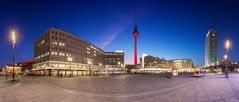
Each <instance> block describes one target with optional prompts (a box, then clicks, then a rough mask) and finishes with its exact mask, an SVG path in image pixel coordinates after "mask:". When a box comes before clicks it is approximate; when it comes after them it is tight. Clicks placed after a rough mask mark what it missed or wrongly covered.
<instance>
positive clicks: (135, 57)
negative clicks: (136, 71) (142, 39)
mask: <svg viewBox="0 0 239 102" xmlns="http://www.w3.org/2000/svg"><path fill="white" fill-rule="evenodd" d="M137 59H138V57H137V36H134V65H136V64H137V63H138V61H137Z"/></svg>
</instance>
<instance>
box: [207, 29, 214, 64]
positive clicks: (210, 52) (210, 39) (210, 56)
mask: <svg viewBox="0 0 239 102" xmlns="http://www.w3.org/2000/svg"><path fill="white" fill-rule="evenodd" d="M216 64H217V32H216V29H215V28H211V29H210V30H209V31H208V33H207V36H206V39H205V65H206V66H213V65H216Z"/></svg>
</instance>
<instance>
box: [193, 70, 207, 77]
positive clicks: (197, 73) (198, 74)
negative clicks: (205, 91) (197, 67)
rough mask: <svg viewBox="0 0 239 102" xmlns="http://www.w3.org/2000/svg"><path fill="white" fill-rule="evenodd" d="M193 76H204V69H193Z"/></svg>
mask: <svg viewBox="0 0 239 102" xmlns="http://www.w3.org/2000/svg"><path fill="white" fill-rule="evenodd" d="M193 76H194V77H203V76H205V71H195V72H194V73H193Z"/></svg>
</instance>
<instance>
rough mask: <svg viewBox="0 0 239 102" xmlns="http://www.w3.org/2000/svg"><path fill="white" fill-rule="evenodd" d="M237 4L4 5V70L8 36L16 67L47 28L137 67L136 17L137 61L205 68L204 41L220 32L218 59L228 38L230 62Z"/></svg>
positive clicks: (210, 0)
mask: <svg viewBox="0 0 239 102" xmlns="http://www.w3.org/2000/svg"><path fill="white" fill-rule="evenodd" d="M238 5H239V2H237V1H236V0H232V1H230V0H224V1H223V0H1V1H0V67H3V66H4V65H5V64H8V63H12V46H11V40H10V38H9V35H10V31H11V30H12V29H15V30H16V31H17V41H16V51H15V52H16V62H20V61H24V60H27V59H33V55H34V41H35V40H36V39H37V38H38V37H40V36H41V35H42V33H43V32H44V31H46V30H47V28H49V27H55V28H59V29H62V30H64V31H67V32H70V33H73V34H76V35H78V36H80V37H81V38H83V39H85V40H87V41H89V42H91V43H92V44H94V45H96V46H98V47H100V48H102V49H103V50H104V51H115V50H123V51H124V52H125V63H126V64H132V63H133V45H134V41H133V35H132V32H133V28H134V23H135V22H134V21H135V20H134V15H135V14H136V23H137V25H138V30H139V36H138V56H139V57H141V54H142V53H146V54H150V55H153V56H157V57H160V58H165V59H178V58H191V59H192V60H193V62H194V64H195V65H204V48H205V47H204V45H205V37H206V34H207V32H208V30H209V29H210V27H215V28H216V30H217V33H218V41H217V43H218V54H217V55H218V59H222V58H223V55H224V53H225V49H224V44H223V43H224V41H225V40H226V39H230V40H231V42H232V48H231V49H230V50H229V60H233V61H238V59H239V53H238V52H239V47H237V46H239V45H238V44H239V35H238V34H239V29H238V27H239V6H238Z"/></svg>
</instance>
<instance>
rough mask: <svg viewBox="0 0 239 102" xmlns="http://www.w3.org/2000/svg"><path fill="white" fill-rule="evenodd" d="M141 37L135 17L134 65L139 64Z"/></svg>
mask: <svg viewBox="0 0 239 102" xmlns="http://www.w3.org/2000/svg"><path fill="white" fill-rule="evenodd" d="M138 35H139V32H138V27H137V24H136V15H135V25H134V32H133V36H134V65H137V64H138V61H137V60H138V57H137V37H138Z"/></svg>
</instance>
